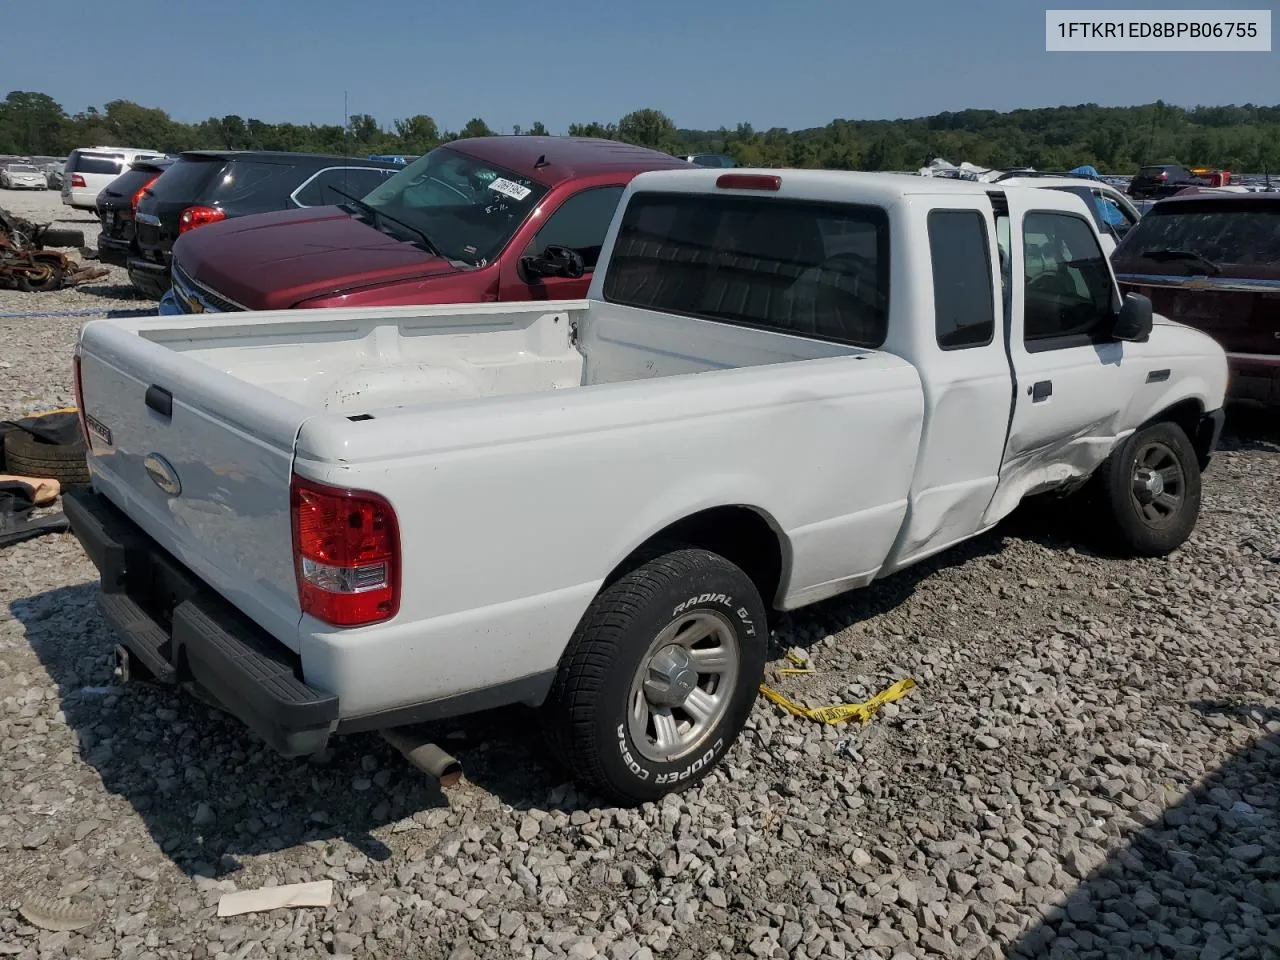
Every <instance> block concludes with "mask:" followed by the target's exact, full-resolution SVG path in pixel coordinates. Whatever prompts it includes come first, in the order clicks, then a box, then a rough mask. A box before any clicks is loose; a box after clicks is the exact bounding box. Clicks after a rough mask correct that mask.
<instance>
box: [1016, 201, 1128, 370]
mask: <svg viewBox="0 0 1280 960" xmlns="http://www.w3.org/2000/svg"><path fill="white" fill-rule="evenodd" d="M1022 243H1023V282H1024V284H1025V291H1024V300H1025V308H1024V311H1023V341H1024V343H1025V344H1026V349H1027V352H1029V353H1037V352H1040V351H1043V350H1058V349H1064V348H1068V347H1078V346H1084V345H1086V344H1089V343H1097V342H1106V341H1108V340H1110V339H1111V337H1110V330H1111V324H1112V319H1113V316H1114V308H1115V302H1116V292H1115V286H1114V282H1113V281H1112V278H1111V271H1110V270H1109V269H1108V268H1107V260H1106V257H1105V256H1104V255H1103V253H1102V249H1101V248H1100V247H1099V246H1098V241H1097V239H1096V238H1095V236H1094V233H1093V231H1092V230H1091V229H1090V227H1089V224H1088V223H1086V222H1085V221H1084V220H1083V219H1081V218H1080V217H1077V216H1074V215H1072V214H1067V213H1028V214H1027V215H1026V217H1025V218H1024V220H1023V226H1022Z"/></svg>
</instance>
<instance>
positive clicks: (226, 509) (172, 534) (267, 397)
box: [79, 320, 307, 649]
mask: <svg viewBox="0 0 1280 960" xmlns="http://www.w3.org/2000/svg"><path fill="white" fill-rule="evenodd" d="M79 364H80V389H81V404H82V406H83V408H84V412H85V414H86V419H87V422H88V425H89V434H90V442H91V452H90V456H89V465H90V471H91V474H92V477H93V485H94V488H95V489H96V490H97V491H98V492H99V493H101V494H103V495H104V496H106V497H107V499H109V500H110V501H111V502H112V503H114V504H115V505H116V506H117V507H118V508H119V509H120V510H122V511H123V512H124V513H125V514H126V515H127V516H128V517H129V518H131V519H132V520H133V521H134V522H135V523H137V524H138V525H139V526H140V527H142V529H143V530H144V531H146V533H147V534H148V535H149V536H151V537H152V538H153V539H154V540H155V541H156V542H157V543H158V544H159V545H160V546H161V547H163V548H164V549H165V550H167V551H168V552H169V553H171V554H172V555H173V556H174V557H175V558H177V559H178V560H179V561H180V562H182V563H183V564H185V565H186V566H187V567H188V568H190V569H191V571H192V572H194V573H195V574H196V575H197V576H199V577H200V578H201V579H202V580H204V581H205V582H206V583H207V584H208V585H209V586H210V587H212V588H213V589H214V590H216V591H217V592H218V593H220V594H221V595H222V596H223V597H224V598H226V599H227V600H228V601H230V602H231V603H232V604H233V605H234V606H236V607H238V608H239V609H240V610H241V611H242V612H243V613H245V614H247V615H248V616H249V617H250V618H252V619H253V620H255V621H256V622H257V623H258V624H259V625H260V626H261V627H263V628H264V629H265V630H266V631H267V632H268V633H270V634H271V635H272V636H274V637H275V638H276V639H278V640H280V641H281V642H282V643H284V644H286V645H287V646H289V647H290V648H291V649H296V648H297V626H298V619H299V605H298V592H297V586H296V583H295V580H294V571H293V551H292V531H291V527H290V518H289V481H290V475H291V472H292V466H293V447H294V440H295V439H296V437H297V434H298V430H299V428H300V427H301V426H302V423H303V421H304V420H305V419H306V417H307V411H306V410H305V408H303V407H301V406H299V405H297V404H294V403H291V402H289V401H288V400H284V399H282V398H281V397H278V396H276V395H274V394H271V393H268V392H267V391H265V390H262V389H261V388H259V387H256V386H254V385H252V384H249V383H245V382H244V381H241V380H237V379H236V378H234V377H232V376H230V375H229V374H227V373H224V372H222V371H220V370H217V369H215V368H213V367H210V366H208V365H206V364H204V363H201V362H200V361H198V360H195V359H193V358H191V357H188V356H186V355H185V354H184V353H183V352H182V345H181V343H175V348H174V349H170V348H169V347H166V346H164V345H163V344H161V343H156V342H152V341H151V340H149V339H147V338H146V335H145V332H144V333H143V334H141V335H140V334H138V333H134V332H132V331H131V330H128V329H125V328H123V327H121V326H117V325H115V324H113V323H112V322H111V321H109V320H103V321H95V322H92V323H89V324H86V325H85V327H84V330H83V331H82V333H81V338H80V347H79Z"/></svg>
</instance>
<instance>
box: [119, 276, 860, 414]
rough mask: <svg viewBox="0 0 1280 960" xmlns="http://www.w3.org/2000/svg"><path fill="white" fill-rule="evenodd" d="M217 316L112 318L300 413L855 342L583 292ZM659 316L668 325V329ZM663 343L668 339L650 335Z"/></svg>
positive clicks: (699, 367) (691, 369)
mask: <svg viewBox="0 0 1280 960" xmlns="http://www.w3.org/2000/svg"><path fill="white" fill-rule="evenodd" d="M229 316H231V315H225V314H220V315H218V318H217V319H209V320H194V321H193V320H192V319H190V318H175V317H157V318H151V317H147V318H142V319H139V320H135V321H131V322H129V321H124V322H117V325H118V327H119V329H121V330H132V331H133V332H134V333H136V334H137V336H138V337H140V338H142V339H143V340H147V341H150V342H152V343H155V344H158V345H160V346H163V347H165V348H167V349H168V350H171V351H174V352H177V353H180V354H182V355H183V356H184V357H185V358H188V359H192V360H197V361H199V362H200V363H202V364H204V365H206V366H208V367H212V368H213V369H215V370H218V371H220V372H222V373H225V374H228V375H230V376H231V377H234V378H235V379H237V380H240V381H243V382H245V383H248V384H252V385H254V386H256V387H260V388H262V389H264V390H267V391H269V392H271V393H273V394H275V395H276V396H278V397H280V398H281V399H284V400H287V401H290V402H292V403H296V404H298V405H299V406H301V407H304V408H306V409H307V410H310V411H312V412H322V411H323V412H328V413H338V414H341V415H343V416H347V417H360V418H362V419H369V418H374V417H378V416H383V415H386V414H387V413H389V412H390V411H393V410H397V409H402V408H418V407H422V406H426V405H431V404H443V403H450V402H458V401H466V400H477V399H481V398H486V397H503V396H512V395H518V394H529V393H542V392H547V391H553V390H565V389H569V388H572V387H582V386H593V385H600V384H607V383H619V382H625V381H630V380H639V379H652V378H655V377H668V376H673V375H676V374H685V373H701V372H705V371H709V370H721V369H730V368H735V367H748V366H757V365H761V364H770V363H786V362H792V361H796V360H810V359H816V358H819V357H832V356H841V355H848V354H854V353H858V352H859V351H858V350H856V349H854V348H852V347H846V346H841V345H839V344H831V343H824V342H821V341H816V340H809V339H806V338H801V337H792V336H784V335H781V334H778V333H775V332H771V331H765V330H753V329H748V328H744V327H735V326H729V325H726V324H718V323H710V322H706V321H698V320H691V319H684V318H672V317H668V316H662V315H655V314H653V313H651V312H648V311H639V310H634V309H630V308H627V307H619V306H615V305H612V304H605V303H600V302H589V301H585V300H575V301H549V302H544V303H540V304H528V303H520V304H510V305H506V304H476V305H453V306H449V307H445V308H430V307H405V308H390V309H388V308H381V309H379V308H373V309H368V310H352V311H338V310H323V311H311V312H308V313H304V314H302V315H299V313H298V312H296V311H290V312H283V311H282V312H261V313H255V314H250V315H247V316H244V317H243V318H241V317H236V318H235V319H229ZM672 325H677V326H678V327H679V332H678V334H677V335H676V336H675V337H674V338H673V337H672V336H671V333H670V331H669V328H670V327H671V326H672ZM571 331H572V332H571ZM575 339H576V343H575V342H573V341H574V340H575ZM672 342H677V343H681V345H682V348H681V349H680V350H679V351H678V352H673V351H672V350H671V349H670V347H669V346H664V347H662V348H659V347H658V346H657V344H658V343H663V344H664V345H669V344H670V343H672Z"/></svg>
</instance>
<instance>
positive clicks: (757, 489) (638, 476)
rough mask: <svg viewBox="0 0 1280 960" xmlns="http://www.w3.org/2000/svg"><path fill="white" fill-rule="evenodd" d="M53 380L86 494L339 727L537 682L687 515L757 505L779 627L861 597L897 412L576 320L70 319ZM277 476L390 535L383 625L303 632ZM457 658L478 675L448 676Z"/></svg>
mask: <svg viewBox="0 0 1280 960" xmlns="http://www.w3.org/2000/svg"><path fill="white" fill-rule="evenodd" d="M571 327H572V328H573V329H575V330H576V331H577V333H576V336H571V333H570V329H571ZM80 365H81V383H82V393H83V405H84V409H85V412H86V415H87V417H88V418H89V430H90V434H91V439H92V451H91V455H90V458H89V464H90V471H91V473H92V475H93V480H94V487H95V489H96V490H97V491H98V492H99V493H100V494H102V495H103V496H105V497H106V498H107V499H108V500H109V501H110V502H111V503H112V504H113V505H114V506H115V507H117V508H118V509H120V510H122V511H123V512H125V513H126V514H127V515H128V516H129V517H130V518H131V520H133V521H134V522H135V523H136V524H137V525H138V526H139V527H141V528H142V531H143V532H144V533H145V534H146V535H147V536H149V537H150V538H152V539H153V540H154V541H155V542H156V543H157V544H158V545H159V546H160V547H161V548H163V549H164V550H165V551H166V552H167V553H168V555H170V556H172V557H173V558H174V559H176V560H177V561H178V562H179V563H181V564H183V565H185V566H186V567H187V568H188V569H189V570H190V571H191V572H192V573H193V574H194V575H195V576H196V577H198V578H199V579H200V580H201V581H203V582H204V583H205V584H208V585H209V586H210V587H212V588H213V589H214V590H215V591H217V593H218V594H220V595H221V596H222V597H223V598H224V599H226V600H227V601H229V602H230V603H231V604H232V606H234V607H235V608H236V609H238V610H239V611H240V612H242V613H243V614H245V615H247V616H248V617H249V618H250V619H251V620H252V621H254V622H255V623H256V624H258V625H260V626H261V627H262V628H263V629H264V630H265V631H266V632H267V633H269V634H270V635H271V636H272V637H274V638H275V639H276V640H278V641H279V642H281V643H282V644H284V645H285V646H286V647H288V648H289V649H291V650H294V651H296V652H297V654H298V655H299V656H300V658H301V663H302V666H303V669H304V671H305V674H306V677H307V678H308V681H309V682H311V683H314V684H316V685H317V686H318V687H319V688H321V689H324V690H328V691H331V692H333V693H335V694H337V695H339V697H340V699H341V702H342V717H343V718H344V721H345V720H346V719H349V718H353V717H361V716H363V715H365V714H366V713H367V712H368V711H370V710H372V709H374V708H375V707H379V706H380V707H382V708H385V707H386V706H388V705H393V706H394V705H397V704H404V705H406V706H407V705H409V704H412V703H414V702H418V701H421V700H434V699H439V698H445V697H449V696H453V695H455V694H458V693H460V692H462V691H466V690H474V689H481V688H484V687H487V686H490V685H493V684H503V683H520V682H523V679H524V678H528V677H531V676H535V675H537V676H542V675H544V674H545V671H547V670H548V669H550V668H551V667H553V666H554V664H555V662H556V659H557V658H558V657H559V655H560V649H561V647H562V645H563V638H564V637H567V636H569V635H570V634H571V633H572V631H573V627H574V624H575V623H576V622H577V621H578V619H579V618H580V617H581V615H582V611H583V610H584V609H585V607H586V605H587V604H588V603H589V602H590V599H591V597H593V596H594V595H595V594H596V592H597V591H598V590H599V587H600V583H601V578H602V577H603V576H604V575H605V574H606V573H607V572H608V571H609V570H610V569H612V568H613V567H614V566H615V565H616V564H618V563H619V562H620V561H622V560H623V559H624V558H625V557H626V556H627V555H628V553H629V552H630V551H631V550H633V549H634V548H635V547H636V545H637V544H639V543H641V542H643V541H644V540H645V539H646V538H648V537H650V536H652V535H653V534H654V533H655V532H657V531H658V530H661V529H662V528H664V527H665V526H667V525H668V524H670V523H671V522H672V520H673V519H675V518H678V517H681V516H687V515H690V514H692V513H695V512H697V511H699V510H702V509H708V508H716V507H722V506H724V505H733V504H739V505H744V509H748V510H755V509H756V508H757V507H759V505H762V504H767V505H768V507H766V508H762V509H763V511H764V512H763V513H762V514H757V515H758V516H762V518H763V519H764V520H765V522H766V523H768V524H769V525H771V526H772V527H773V528H774V529H777V530H778V531H779V532H780V533H781V534H782V536H783V537H784V538H785V540H786V542H787V543H788V544H789V545H790V546H789V548H788V551H787V556H784V557H782V558H780V561H779V562H780V563H781V564H782V572H783V577H782V583H781V584H780V587H779V590H780V595H779V596H778V597H776V598H770V599H772V600H775V601H776V602H777V603H778V604H779V605H780V606H782V607H783V608H786V609H789V608H792V607H795V606H798V605H801V604H803V603H807V602H812V601H813V600H816V599H821V598H822V597H824V596H830V595H832V594H835V593H838V592H840V591H841V590H842V589H846V588H848V587H849V586H854V585H857V584H859V583H865V582H867V581H868V580H870V579H871V578H872V577H874V576H875V574H876V572H877V571H878V569H879V567H880V565H881V563H882V562H883V559H884V557H885V556H886V554H887V553H888V551H889V549H890V547H891V546H892V544H893V541H894V538H895V537H896V536H897V534H898V531H899V529H900V526H901V523H902V520H903V516H904V514H905V511H906V492H907V490H908V489H909V487H910V484H911V477H912V475H913V470H914V467H915V460H916V452H917V448H918V444H919V439H920V433H921V424H922V417H923V403H924V401H923V392H922V388H921V383H920V377H919V374H918V373H917V371H916V369H915V368H914V367H913V366H912V365H911V364H909V363H908V362H907V361H905V360H903V359H901V358H899V357H896V356H893V355H891V354H888V353H884V352H879V351H866V350H860V349H857V348H853V347H848V346H842V345H838V344H833V343H828V342H824V341H820V340H813V339H807V338H803V337H798V336H791V335H786V334H780V333H775V332H770V331H765V330H758V329H752V328H747V327H741V326H734V325H731V324H727V323H717V322H713V321H704V320H696V319H691V318H687V317H681V316H674V315H669V314H664V313H657V312H654V311H646V310H636V309H629V308H623V307H618V306H615V305H612V304H604V303H601V302H599V301H596V300H591V301H571V302H543V303H533V304H531V303H520V304H511V305H506V304H479V305H467V306H457V305H450V306H447V307H407V308H397V309H386V308H371V309H368V310H358V311H337V310H333V311H329V310H308V311H294V312H288V313H285V312H281V313H278V314H273V313H266V312H263V313H253V314H244V315H239V316H229V315H226V314H222V315H219V316H217V317H210V318H199V317H181V318H179V317H150V318H142V319H131V320H106V321H95V322H92V323H89V324H87V325H86V326H85V328H84V330H83V332H82V335H81V341H80ZM659 379H661V380H662V382H661V383H657V382H651V381H656V380H659ZM294 476H298V477H303V478H305V479H307V480H308V481H309V482H314V483H320V484H328V485H331V486H337V487H341V488H347V489H363V490H371V491H375V492H376V493H378V494H379V495H380V496H382V497H384V498H385V499H386V500H387V502H389V503H390V504H391V505H392V507H393V508H394V509H395V511H396V512H397V514H398V515H399V517H400V523H401V542H402V547H403V551H404V556H403V578H404V582H405V583H406V584H411V585H412V587H411V588H410V587H407V588H406V589H405V591H404V593H403V596H402V599H401V606H400V611H399V613H398V614H397V615H396V617H395V618H394V619H393V620H392V621H391V622H389V623H385V624H380V625H378V626H376V627H372V628H354V629H345V628H331V627H327V626H325V625H323V624H320V623H318V622H316V621H314V620H313V619H311V618H309V617H307V616H304V615H303V614H302V612H301V607H300V604H299V599H298V589H297V584H296V580H295V567H294V555H293V534H292V528H291V517H290V509H291V507H290V503H291V501H290V484H291V478H292V477H294ZM179 484H180V491H179V492H177V493H175V492H173V490H174V489H176V488H177V487H178V485H179ZM791 547H794V550H795V552H794V556H792V555H791V552H790V548H791ZM481 636H483V637H486V638H488V639H487V641H486V642H487V643H489V644H490V646H491V647H492V651H493V656H492V657H480V658H470V659H460V658H456V657H453V656H451V655H449V651H450V650H451V649H453V648H454V647H455V646H456V644H457V643H459V642H461V638H477V637H481ZM535 638H536V642H535ZM467 642H470V639H468V641H467ZM408 651H417V652H418V653H419V654H422V653H423V652H424V651H431V654H430V656H431V660H432V663H433V664H434V666H433V668H432V671H431V673H430V675H429V676H426V675H423V674H422V673H421V672H420V671H416V670H411V669H409V668H408V664H409V660H408V659H406V657H407V656H408ZM357 662H358V663H361V664H363V665H364V667H365V668H369V667H370V666H371V665H374V664H376V665H379V669H378V670H376V671H373V672H370V670H369V669H362V670H359V671H355V672H353V671H352V670H351V666H352V664H353V663H357ZM356 676H359V677H363V678H364V679H362V680H359V681H356V680H353V679H352V678H353V677H356Z"/></svg>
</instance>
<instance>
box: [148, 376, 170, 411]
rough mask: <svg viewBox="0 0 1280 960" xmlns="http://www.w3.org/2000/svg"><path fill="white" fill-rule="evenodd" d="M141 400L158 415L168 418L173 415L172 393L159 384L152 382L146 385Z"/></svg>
mask: <svg viewBox="0 0 1280 960" xmlns="http://www.w3.org/2000/svg"><path fill="white" fill-rule="evenodd" d="M143 400H144V402H145V403H146V405H147V406H148V407H150V408H151V409H152V410H154V411H155V412H156V413H158V414H160V416H162V417H170V418H171V417H172V416H173V394H172V393H170V392H169V391H168V390H166V389H165V388H164V387H162V386H160V385H159V384H155V383H153V384H152V385H151V386H149V387H147V394H146V396H145V397H144V398H143Z"/></svg>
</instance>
